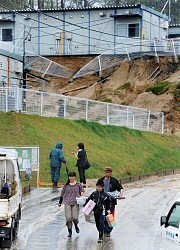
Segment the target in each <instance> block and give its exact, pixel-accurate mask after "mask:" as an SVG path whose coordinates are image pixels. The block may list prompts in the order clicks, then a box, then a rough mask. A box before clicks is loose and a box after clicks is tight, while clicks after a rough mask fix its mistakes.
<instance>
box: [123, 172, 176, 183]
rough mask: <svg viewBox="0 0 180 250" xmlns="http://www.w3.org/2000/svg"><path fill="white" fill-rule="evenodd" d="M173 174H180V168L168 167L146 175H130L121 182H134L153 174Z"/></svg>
mask: <svg viewBox="0 0 180 250" xmlns="http://www.w3.org/2000/svg"><path fill="white" fill-rule="evenodd" d="M173 174H180V168H176V169H167V170H164V171H157V172H153V173H150V174H144V175H137V176H129V177H125V178H121V179H120V180H119V181H120V183H121V184H125V183H130V182H134V181H139V180H145V179H147V178H149V177H152V176H158V177H160V176H167V175H173Z"/></svg>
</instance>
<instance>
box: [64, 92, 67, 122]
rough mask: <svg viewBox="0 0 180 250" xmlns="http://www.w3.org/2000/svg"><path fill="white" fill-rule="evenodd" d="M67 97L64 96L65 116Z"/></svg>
mask: <svg viewBox="0 0 180 250" xmlns="http://www.w3.org/2000/svg"><path fill="white" fill-rule="evenodd" d="M66 108H67V97H66V96H65V98H64V118H65V117H66Z"/></svg>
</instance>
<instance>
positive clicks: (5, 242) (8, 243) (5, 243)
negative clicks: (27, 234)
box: [2, 224, 13, 248]
mask: <svg viewBox="0 0 180 250" xmlns="http://www.w3.org/2000/svg"><path fill="white" fill-rule="evenodd" d="M12 241H13V226H12V224H11V230H10V232H9V239H3V241H2V247H3V248H5V247H6V248H11V245H12Z"/></svg>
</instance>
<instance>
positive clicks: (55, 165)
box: [49, 142, 66, 191]
mask: <svg viewBox="0 0 180 250" xmlns="http://www.w3.org/2000/svg"><path fill="white" fill-rule="evenodd" d="M62 148H63V144H62V142H57V144H56V147H55V148H53V149H52V150H51V152H50V154H49V158H50V167H51V181H52V185H53V191H56V190H57V186H58V181H59V179H60V170H61V165H62V162H63V163H64V164H65V166H66V160H65V158H64V154H63V151H62Z"/></svg>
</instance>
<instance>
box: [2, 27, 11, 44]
mask: <svg viewBox="0 0 180 250" xmlns="http://www.w3.org/2000/svg"><path fill="white" fill-rule="evenodd" d="M2 41H3V42H12V29H2Z"/></svg>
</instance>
